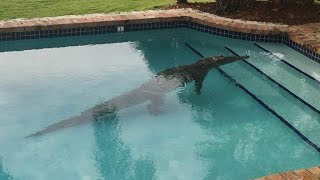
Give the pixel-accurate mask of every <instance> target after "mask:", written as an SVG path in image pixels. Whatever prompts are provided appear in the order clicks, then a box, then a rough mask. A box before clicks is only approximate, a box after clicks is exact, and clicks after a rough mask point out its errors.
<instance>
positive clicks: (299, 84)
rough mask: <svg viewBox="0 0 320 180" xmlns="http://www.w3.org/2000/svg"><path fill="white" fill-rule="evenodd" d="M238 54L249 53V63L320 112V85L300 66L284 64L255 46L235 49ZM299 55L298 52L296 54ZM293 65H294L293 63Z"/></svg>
mask: <svg viewBox="0 0 320 180" xmlns="http://www.w3.org/2000/svg"><path fill="white" fill-rule="evenodd" d="M233 50H234V51H235V52H236V53H239V52H243V51H245V52H247V53H249V54H250V56H251V58H250V60H249V62H250V63H251V64H253V65H254V66H255V67H257V68H259V69H260V70H261V71H263V72H264V73H265V74H266V75H268V76H269V77H271V78H272V79H274V80H275V81H276V82H278V83H279V84H281V85H282V86H283V87H284V88H286V89H288V90H289V91H290V92H292V93H293V94H294V95H296V96H297V97H296V98H297V99H302V100H303V101H305V102H306V103H305V104H306V105H307V104H309V105H307V106H309V107H310V108H313V107H314V108H313V109H314V110H315V109H317V110H320V101H319V100H318V99H320V91H319V88H320V84H319V82H318V81H315V80H314V79H312V78H309V76H307V75H306V74H307V72H304V73H301V72H300V71H304V70H303V69H302V68H301V67H300V66H297V65H296V64H295V65H294V67H295V68H297V69H299V70H300V71H298V70H297V69H295V68H293V67H292V66H289V65H288V64H286V63H284V60H281V59H279V58H275V57H274V56H273V55H270V54H268V53H267V54H266V53H265V51H262V50H261V49H260V48H258V47H257V46H255V45H253V44H252V45H247V46H245V47H240V48H239V47H238V48H233ZM296 53H297V52H296ZM310 61H311V60H310ZM291 64H293V63H291Z"/></svg>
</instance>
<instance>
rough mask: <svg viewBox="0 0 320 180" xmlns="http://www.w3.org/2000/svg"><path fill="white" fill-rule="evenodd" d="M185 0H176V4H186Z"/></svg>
mask: <svg viewBox="0 0 320 180" xmlns="http://www.w3.org/2000/svg"><path fill="white" fill-rule="evenodd" d="M187 3H188V1H187V0H177V4H187Z"/></svg>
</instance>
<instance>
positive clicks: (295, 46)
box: [283, 38, 320, 63]
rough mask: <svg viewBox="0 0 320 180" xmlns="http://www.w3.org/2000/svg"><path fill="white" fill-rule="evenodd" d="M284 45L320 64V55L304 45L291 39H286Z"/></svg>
mask: <svg viewBox="0 0 320 180" xmlns="http://www.w3.org/2000/svg"><path fill="white" fill-rule="evenodd" d="M283 43H284V44H285V45H287V46H289V47H290V48H292V49H294V50H296V51H298V52H299V53H301V54H303V55H305V56H307V57H308V58H310V59H312V60H314V61H316V62H318V63H320V54H319V53H316V52H314V51H312V50H311V49H309V48H306V47H304V46H303V45H301V44H299V43H296V42H294V41H292V40H291V39H289V38H284V39H283Z"/></svg>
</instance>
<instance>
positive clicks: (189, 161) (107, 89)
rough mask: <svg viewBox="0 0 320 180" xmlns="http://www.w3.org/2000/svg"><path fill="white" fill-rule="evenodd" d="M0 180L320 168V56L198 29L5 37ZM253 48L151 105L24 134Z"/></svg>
mask: <svg viewBox="0 0 320 180" xmlns="http://www.w3.org/2000/svg"><path fill="white" fill-rule="evenodd" d="M0 51H1V52H0V84H1V86H0V113H1V116H0V147H1V148H0V179H6V178H7V179H8V178H12V179H22V180H25V179H32V180H37V179H39V180H40V179H70V180H72V179H85V180H87V179H253V178H258V177H261V176H266V175H268V174H274V173H279V172H283V171H289V170H294V169H302V168H307V167H314V166H319V165H320V154H319V146H320V138H319V136H320V131H319V130H320V111H319V110H320V101H319V98H320V91H319V86H320V83H319V82H320V64H318V63H317V62H315V61H313V60H311V59H309V58H307V57H305V56H303V55H301V54H299V53H298V52H295V51H294V50H292V49H291V48H289V47H287V46H285V45H283V44H272V43H257V44H254V43H253V42H249V41H241V40H235V39H228V38H224V37H218V36H213V35H209V34H205V33H201V32H196V31H193V30H188V29H174V30H161V31H146V32H127V33H116V34H106V35H95V36H82V37H67V38H52V39H42V40H24V41H12V42H10V41H8V42H1V43H0ZM246 54H247V55H249V56H250V59H248V60H247V61H242V62H235V63H232V64H228V65H224V66H221V67H220V68H218V69H217V70H212V71H210V72H209V74H208V76H207V77H206V79H205V80H204V83H203V88H202V93H201V95H197V93H196V92H195V90H194V84H192V83H191V84H188V85H187V86H186V87H183V88H179V89H177V90H176V91H174V92H171V93H168V94H167V95H166V99H165V106H164V112H163V113H162V114H160V115H153V114H150V113H149V112H148V110H147V106H148V103H143V104H139V105H136V106H133V107H130V108H127V109H124V110H121V111H119V112H117V114H116V115H115V116H114V117H112V118H111V119H110V118H109V119H108V121H99V122H91V123H86V124H83V125H79V126H75V127H72V128H66V129H63V130H60V131H56V132H52V133H49V134H46V135H43V136H39V137H34V138H25V136H27V135H29V134H30V133H34V132H36V131H38V130H41V129H43V128H45V127H47V126H48V125H51V124H53V123H56V122H59V121H60V120H63V119H66V118H68V117H71V116H74V115H77V114H79V113H81V112H82V111H84V110H86V109H88V108H90V107H92V106H94V105H96V104H98V103H100V102H103V101H105V100H108V99H111V98H113V97H116V96H118V95H121V94H123V93H125V92H128V91H130V90H132V89H134V88H136V87H138V86H139V85H141V84H142V83H144V82H146V81H148V80H149V79H151V78H152V77H153V76H154V75H155V74H156V73H158V72H160V71H162V70H165V69H167V68H171V67H176V66H179V65H186V64H191V63H194V62H196V61H197V60H199V59H200V58H201V57H202V56H220V55H223V56H230V55H246Z"/></svg>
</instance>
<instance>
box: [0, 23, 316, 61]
mask: <svg viewBox="0 0 320 180" xmlns="http://www.w3.org/2000/svg"><path fill="white" fill-rule="evenodd" d="M119 26H124V32H130V31H146V30H160V29H173V28H189V29H193V30H196V31H200V32H204V33H209V34H212V35H218V36H223V37H228V38H233V39H241V40H247V41H255V42H272V43H284V44H286V45H288V46H289V47H291V48H293V49H295V50H297V51H298V52H300V53H302V54H304V55H305V56H307V57H309V58H311V59H313V60H315V61H317V62H319V63H320V54H318V53H315V52H313V51H311V50H310V49H308V48H305V47H303V46H301V45H299V44H297V43H296V42H294V41H292V40H290V39H288V38H287V37H286V36H283V35H262V34H253V33H242V32H236V31H230V30H225V29H221V28H216V27H212V26H207V25H203V24H199V23H195V22H192V21H191V20H185V21H164V22H150V23H141V24H124V25H119ZM116 32H117V25H110V26H96V27H81V28H67V29H55V30H38V31H27V32H11V33H0V42H1V41H14V40H27V39H42V38H54V37H67V36H86V35H95V34H108V33H116Z"/></svg>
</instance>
